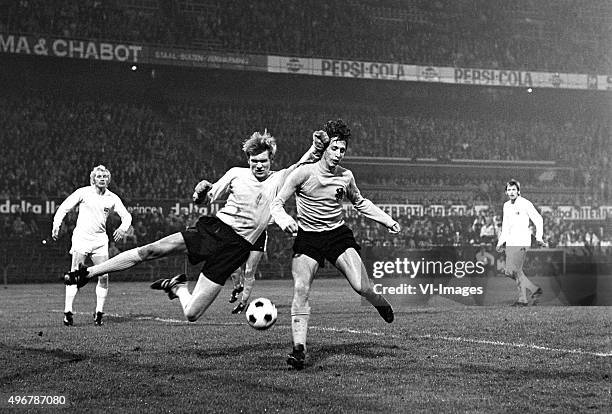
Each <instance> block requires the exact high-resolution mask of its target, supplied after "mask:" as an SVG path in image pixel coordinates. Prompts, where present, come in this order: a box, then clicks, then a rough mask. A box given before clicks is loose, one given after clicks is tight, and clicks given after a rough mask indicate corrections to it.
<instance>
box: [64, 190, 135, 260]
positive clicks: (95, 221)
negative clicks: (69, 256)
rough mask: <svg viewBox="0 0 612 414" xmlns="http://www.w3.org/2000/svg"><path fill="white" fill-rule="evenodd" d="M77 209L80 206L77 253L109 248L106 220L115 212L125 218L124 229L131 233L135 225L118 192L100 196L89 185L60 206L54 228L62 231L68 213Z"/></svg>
mask: <svg viewBox="0 0 612 414" xmlns="http://www.w3.org/2000/svg"><path fill="white" fill-rule="evenodd" d="M76 206H79V215H78V217H77V222H76V227H75V228H74V232H73V233H72V250H73V251H78V252H81V253H88V252H90V251H91V248H84V247H83V246H93V247H92V248H96V247H100V246H105V245H108V236H107V235H106V219H107V218H108V215H109V214H110V213H111V211H115V212H116V213H117V214H119V217H121V226H120V227H119V228H120V229H121V230H124V231H127V230H128V228H129V227H130V225H131V224H132V216H131V215H130V213H129V212H128V211H127V209H126V208H125V206H124V205H123V203H122V202H121V199H120V198H119V197H118V196H117V195H116V194H115V193H113V192H112V191H110V190H108V189H106V190H105V191H104V194H98V191H97V190H96V188H95V187H94V186H88V187H82V188H79V189H78V190H76V191H75V192H74V193H72V194H70V195H69V196H68V197H67V198H66V199H65V200H64V202H63V203H62V204H60V206H59V207H58V209H57V211H56V212H55V216H54V217H53V229H58V230H59V228H60V226H61V225H62V221H63V220H64V217H65V216H66V214H67V213H68V212H69V211H70V210H72V209H73V208H75V207H76Z"/></svg>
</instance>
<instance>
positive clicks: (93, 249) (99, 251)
mask: <svg viewBox="0 0 612 414" xmlns="http://www.w3.org/2000/svg"><path fill="white" fill-rule="evenodd" d="M74 253H79V254H83V255H91V256H92V257H96V256H98V257H99V256H105V257H108V241H94V240H83V239H82V238H80V237H74V235H73V236H72V247H71V248H70V254H74Z"/></svg>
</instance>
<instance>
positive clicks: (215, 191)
mask: <svg viewBox="0 0 612 414" xmlns="http://www.w3.org/2000/svg"><path fill="white" fill-rule="evenodd" d="M235 176H236V169H235V168H230V169H229V170H227V172H226V173H225V174H224V175H223V177H221V178H220V179H219V180H218V181H217V182H216V183H214V184H211V183H210V182H209V181H208V180H202V181H200V182H199V183H198V184H197V185H196V186H195V189H194V192H193V201H194V202H195V203H196V204H204V205H206V204H210V203H212V202H214V201H215V200H218V199H219V198H221V197H222V196H224V195H225V194H227V192H228V191H229V188H230V185H231V184H232V180H233V179H234V177H235Z"/></svg>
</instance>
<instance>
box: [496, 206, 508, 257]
mask: <svg viewBox="0 0 612 414" xmlns="http://www.w3.org/2000/svg"><path fill="white" fill-rule="evenodd" d="M503 210H504V211H503V215H502V228H501V234H500V235H499V239H497V246H496V247H495V250H497V251H498V252H500V251H501V250H502V246H503V245H504V243H506V239H507V238H508V227H509V224H508V220H509V218H508V217H509V216H510V215H509V214H506V205H505V204H504V207H503Z"/></svg>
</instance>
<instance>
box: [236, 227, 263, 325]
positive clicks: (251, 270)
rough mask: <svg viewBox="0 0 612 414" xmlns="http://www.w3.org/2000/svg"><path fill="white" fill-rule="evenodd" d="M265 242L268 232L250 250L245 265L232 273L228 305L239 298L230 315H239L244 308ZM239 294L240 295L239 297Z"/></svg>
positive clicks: (249, 295)
mask: <svg viewBox="0 0 612 414" xmlns="http://www.w3.org/2000/svg"><path fill="white" fill-rule="evenodd" d="M267 240H268V232H267V231H264V232H263V233H261V236H259V239H257V241H256V242H255V244H254V245H253V247H252V248H251V252H250V253H249V258H248V259H247V261H246V263H245V264H244V265H242V266H240V268H238V269H236V271H235V272H234V273H232V280H233V282H234V289H233V290H232V295H231V296H230V300H229V303H234V302H236V301H237V300H238V297H239V296H240V301H239V302H238V305H236V307H235V308H234V309H233V310H232V313H234V314H236V313H241V312H242V311H243V310H244V309H245V308H246V304H247V302H248V301H249V297H251V292H252V291H253V284H254V283H255V272H256V271H257V266H258V265H259V262H260V261H261V259H262V258H263V256H264V253H265V251H266V242H267ZM241 293H242V295H240V294H241Z"/></svg>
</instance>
